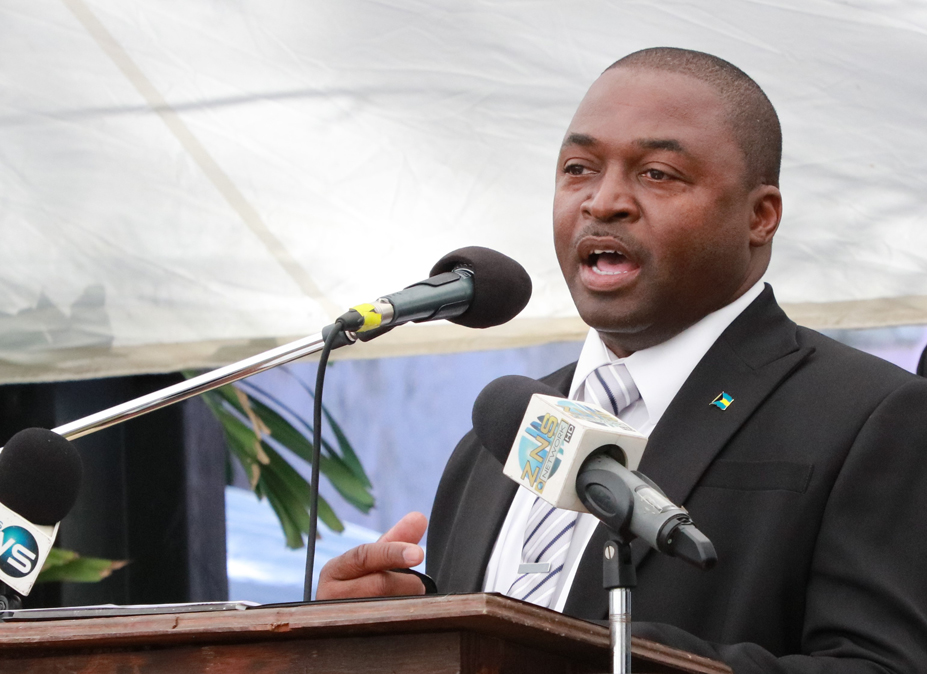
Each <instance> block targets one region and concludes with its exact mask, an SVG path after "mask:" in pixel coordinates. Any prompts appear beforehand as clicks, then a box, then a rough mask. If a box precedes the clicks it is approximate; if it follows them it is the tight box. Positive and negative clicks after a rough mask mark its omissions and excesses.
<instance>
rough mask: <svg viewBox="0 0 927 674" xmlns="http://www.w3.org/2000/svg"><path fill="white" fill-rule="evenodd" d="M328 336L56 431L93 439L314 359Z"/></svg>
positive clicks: (247, 360) (298, 342)
mask: <svg viewBox="0 0 927 674" xmlns="http://www.w3.org/2000/svg"><path fill="white" fill-rule="evenodd" d="M325 334H326V333H322V332H318V333H316V334H314V335H311V336H309V337H304V338H303V339H298V340H296V341H295V342H290V343H289V344H284V345H283V346H278V347H277V348H275V349H271V350H270V351H265V352H264V353H259V354H257V355H256V356H251V357H250V358H245V359H244V360H240V361H238V362H237V363H232V364H231V365H226V366H224V367H220V368H219V369H217V370H213V371H212V372H206V373H204V374H201V375H199V376H197V377H193V378H192V379H187V380H186V381H182V382H180V383H178V384H174V385H173V386H168V387H167V388H164V389H161V390H160V391H155V392H154V393H149V394H148V395H143V396H141V397H140V398H136V399H135V400H130V401H128V402H124V403H122V404H120V405H116V406H115V407H110V408H109V409H107V410H103V411H102V412H96V413H95V414H91V415H90V416H86V417H84V418H83V419H77V420H76V421H71V422H69V423H66V424H64V425H63V426H58V427H57V428H53V429H52V431H53V432H55V433H57V434H58V435H61V436H63V437H65V438H67V439H68V440H73V439H74V438H79V437H82V436H84V435H89V434H90V433H94V432H96V431H101V430H103V429H104V428H109V427H110V426H115V425H116V424H120V423H122V422H123V421H128V420H129V419H134V418H135V417H140V416H141V415H143V414H147V413H148V412H153V411H155V410H159V409H161V408H162V407H167V406H168V405H173V404H174V403H178V402H180V401H181V400H186V399H187V398H192V397H194V396H198V395H200V394H201V393H206V391H211V390H213V389H215V388H219V387H220V386H225V385H226V384H231V383H232V382H235V381H238V380H239V379H244V378H245V377H250V376H251V375H254V374H258V373H259V372H264V371H265V370H270V369H271V368H275V367H277V366H278V365H283V364H285V363H289V362H291V361H294V360H297V359H299V358H303V357H304V356H309V355H312V354H313V353H316V352H318V351H321V350H322V345H323V344H324V342H325V339H324V335H325ZM353 338H354V335H353V334H349V335H348V336H347V339H348V341H351V342H353V341H354V339H353Z"/></svg>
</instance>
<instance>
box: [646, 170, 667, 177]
mask: <svg viewBox="0 0 927 674" xmlns="http://www.w3.org/2000/svg"><path fill="white" fill-rule="evenodd" d="M644 175H646V176H647V177H648V178H650V179H651V180H666V179H667V178H669V176H668V175H666V174H665V173H664V172H663V171H661V170H660V169H647V170H646V171H645V172H644Z"/></svg>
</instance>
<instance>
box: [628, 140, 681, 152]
mask: <svg viewBox="0 0 927 674" xmlns="http://www.w3.org/2000/svg"><path fill="white" fill-rule="evenodd" d="M637 145H638V146H640V147H642V148H644V149H645V150H668V151H669V152H678V153H679V154H688V152H686V150H685V148H684V147H683V146H682V143H680V142H679V141H678V140H675V139H673V138H641V139H640V140H638V141H637Z"/></svg>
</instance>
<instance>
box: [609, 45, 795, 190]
mask: <svg viewBox="0 0 927 674" xmlns="http://www.w3.org/2000/svg"><path fill="white" fill-rule="evenodd" d="M613 68H641V69H645V70H664V71H668V72H674V73H680V74H683V75H689V76H691V77H694V78H696V79H698V80H701V81H703V82H705V83H707V84H710V85H711V86H713V87H714V88H715V90H716V91H717V92H718V94H719V95H720V97H721V100H722V101H724V103H725V105H726V107H727V110H726V114H727V117H728V120H729V121H730V123H731V126H732V127H733V131H734V136H735V138H736V139H737V144H738V145H739V146H740V149H741V150H742V151H743V153H744V158H745V159H746V165H747V174H746V176H745V178H746V181H747V184H748V186H750V187H755V186H756V185H775V186H777V187H778V186H779V165H780V164H781V162H782V128H781V127H780V126H779V117H778V115H776V110H775V108H773V106H772V103H770V102H769V99H768V98H767V97H766V94H765V93H763V90H762V89H760V86H759V85H758V84H757V83H756V82H754V81H753V79H751V77H750V76H749V75H747V74H746V73H745V72H744V71H743V70H741V69H740V68H738V67H737V66H735V65H734V64H732V63H728V62H727V61H725V60H724V59H722V58H718V57H717V56H712V55H711V54H706V53H704V52H700V51H693V50H691V49H677V48H675V47H653V48H651V49H642V50H641V51H636V52H634V53H632V54H628V55H627V56H625V57H624V58H622V59H619V60H618V61H615V62H614V63H613V64H612V65H610V66H609V67H608V68H606V72H607V71H608V70H611V69H613Z"/></svg>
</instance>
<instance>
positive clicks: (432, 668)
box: [0, 594, 731, 674]
mask: <svg viewBox="0 0 927 674" xmlns="http://www.w3.org/2000/svg"><path fill="white" fill-rule="evenodd" d="M632 650H633V656H634V660H633V665H632V669H633V671H634V672H640V673H644V672H652V673H655V674H656V673H668V672H687V673H690V674H694V673H698V674H721V673H725V674H730V671H731V670H730V669H729V668H728V667H727V666H726V665H724V664H723V663H720V662H715V661H713V660H707V659H705V658H700V657H698V656H694V655H689V654H686V653H683V652H681V651H677V650H675V649H671V648H667V647H665V646H661V645H659V644H655V643H653V642H649V641H644V640H642V639H635V640H634V643H633V645H632ZM610 670H611V658H610V650H609V643H608V630H607V629H606V628H605V627H601V626H599V625H596V624H593V623H588V622H585V621H582V620H577V619H575V618H569V617H566V616H563V615H561V614H559V613H556V612H554V611H549V610H547V609H543V608H538V607H536V606H532V605H530V604H525V603H522V602H519V601H515V600H512V599H509V598H507V597H503V596H501V595H496V594H469V595H450V596H430V597H412V598H401V599H374V600H364V601H350V602H323V603H318V604H310V605H294V606H286V605H278V606H268V607H259V608H253V609H248V610H244V611H222V612H203V613H181V614H158V615H145V616H131V617H111V618H86V619H68V620H48V621H42V622H6V623H0V674H39V673H41V674H52V673H54V674H65V673H67V674H77V673H80V674H91V673H92V674H154V673H162V672H163V673H166V674H200V673H204V674H205V673H209V674H220V673H221V674H244V673H245V672H247V673H248V674H291V673H292V674H297V673H298V674H306V673H308V672H324V673H326V674H347V673H349V672H369V673H370V674H380V673H384V674H385V673H387V672H390V673H394V672H401V673H406V672H408V673H410V674H414V673H419V672H421V673H423V674H424V673H428V674H443V673H448V674H450V673H451V672H460V673H462V674H463V673H467V674H469V673H472V674H493V673H496V672H500V673H501V672H517V673H524V674H548V673H549V674H554V673H561V672H563V673H566V672H569V673H571V674H580V673H586V672H609V671H610Z"/></svg>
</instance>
